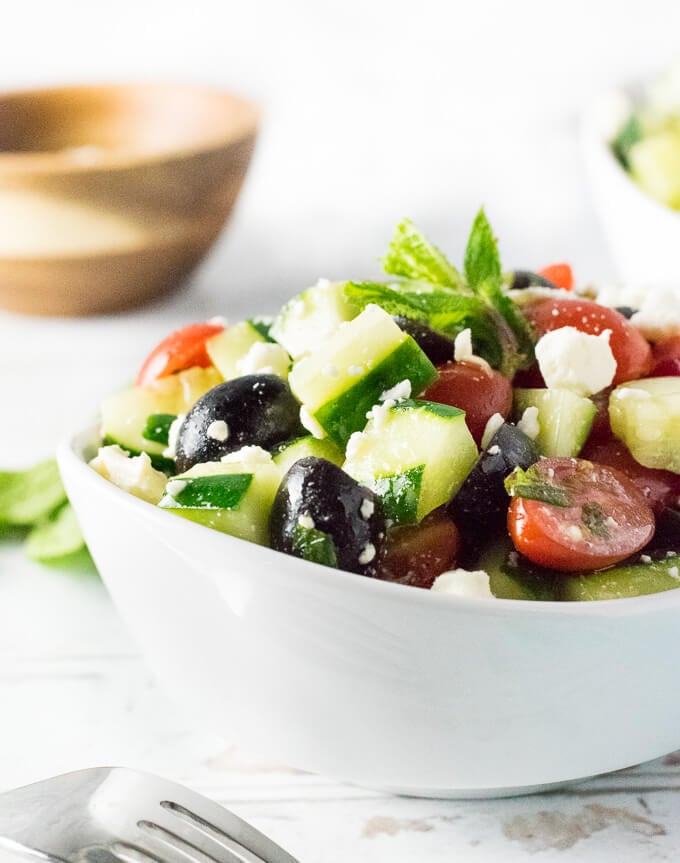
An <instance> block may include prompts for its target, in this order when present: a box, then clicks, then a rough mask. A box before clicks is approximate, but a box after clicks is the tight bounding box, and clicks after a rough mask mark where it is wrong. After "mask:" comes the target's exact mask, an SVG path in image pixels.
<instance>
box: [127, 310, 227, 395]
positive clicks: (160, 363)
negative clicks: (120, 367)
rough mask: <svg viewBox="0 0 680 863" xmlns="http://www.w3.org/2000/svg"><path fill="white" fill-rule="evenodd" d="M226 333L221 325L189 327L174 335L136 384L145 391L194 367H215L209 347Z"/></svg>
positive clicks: (143, 369) (147, 363) (153, 354)
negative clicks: (209, 343) (207, 347)
mask: <svg viewBox="0 0 680 863" xmlns="http://www.w3.org/2000/svg"><path fill="white" fill-rule="evenodd" d="M223 329H224V327H223V326H221V325H220V324H189V326H187V327H182V329H180V330H175V332H174V333H170V335H169V336H167V337H166V338H165V339H163V341H162V342H161V343H160V344H159V345H156V347H155V348H154V349H153V350H152V351H151V353H150V354H149V356H148V357H147V358H146V359H145V360H144V363H143V364H142V367H141V369H140V370H139V374H138V375H137V380H136V381H135V384H136V385H137V386H138V387H145V386H148V385H149V384H150V383H152V382H153V381H155V380H156V379H157V378H164V377H166V376H167V375H171V374H173V373H174V372H181V371H182V370H183V369H188V368H191V366H202V367H203V368H207V367H208V366H211V365H212V362H211V360H210V357H209V356H208V353H207V351H206V349H205V343H206V341H207V340H208V339H209V338H210V337H211V336H216V335H217V334H218V333H221V332H222V330H223Z"/></svg>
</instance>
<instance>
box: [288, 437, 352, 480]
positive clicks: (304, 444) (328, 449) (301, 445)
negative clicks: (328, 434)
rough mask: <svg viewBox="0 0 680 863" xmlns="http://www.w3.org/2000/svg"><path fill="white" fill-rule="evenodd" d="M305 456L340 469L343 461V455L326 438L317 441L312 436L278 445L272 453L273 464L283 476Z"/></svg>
mask: <svg viewBox="0 0 680 863" xmlns="http://www.w3.org/2000/svg"><path fill="white" fill-rule="evenodd" d="M307 456H314V457H315V458H325V459H326V461H330V462H333V464H336V465H337V466H338V467H340V466H341V465H342V463H343V461H344V460H345V454H344V453H343V451H342V450H341V449H339V447H337V446H336V445H335V444H334V443H333V442H332V441H330V440H329V439H328V438H323V440H319V439H318V438H315V437H314V436H313V435H304V436H303V437H298V438H294V440H289V441H286V442H285V443H282V444H279V446H278V447H277V448H276V451H275V452H274V463H275V464H276V465H278V468H279V470H280V471H281V474H284V473H286V472H287V471H288V469H289V468H290V467H292V466H293V465H294V464H295V462H296V461H299V460H300V459H301V458H307Z"/></svg>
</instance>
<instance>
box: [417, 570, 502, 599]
mask: <svg viewBox="0 0 680 863" xmlns="http://www.w3.org/2000/svg"><path fill="white" fill-rule="evenodd" d="M432 590H436V591H437V592H439V593H448V594H450V595H453V596H467V597H474V598H476V599H482V598H491V599H492V598H493V593H491V587H490V586H489V574H488V573H487V572H484V570H483V569H476V570H467V569H451V570H449V571H448V572H443V573H442V574H441V575H439V576H437V578H436V579H435V581H434V584H433V585H432Z"/></svg>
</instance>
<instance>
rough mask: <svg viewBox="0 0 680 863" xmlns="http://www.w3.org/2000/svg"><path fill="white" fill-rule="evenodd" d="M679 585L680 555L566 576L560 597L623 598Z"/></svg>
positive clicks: (580, 599) (572, 599)
mask: <svg viewBox="0 0 680 863" xmlns="http://www.w3.org/2000/svg"><path fill="white" fill-rule="evenodd" d="M677 587H680V554H676V555H671V556H669V557H666V558H664V559H663V560H655V561H652V562H651V563H633V564H629V565H627V566H615V567H613V568H612V569H605V570H603V571H602V572H591V573H588V574H585V575H576V576H574V575H569V576H566V577H564V578H562V579H561V580H560V582H559V598H560V599H562V600H566V601H569V602H584V601H586V602H587V601H592V600H596V599H622V598H624V597H626V596H645V595H646V594H649V593H661V592H662V591H665V590H673V589H675V588H677Z"/></svg>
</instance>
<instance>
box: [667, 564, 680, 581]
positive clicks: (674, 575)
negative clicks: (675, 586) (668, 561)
mask: <svg viewBox="0 0 680 863" xmlns="http://www.w3.org/2000/svg"><path fill="white" fill-rule="evenodd" d="M668 574H669V575H670V577H671V578H678V579H680V572H678V568H677V566H669V567H668Z"/></svg>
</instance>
